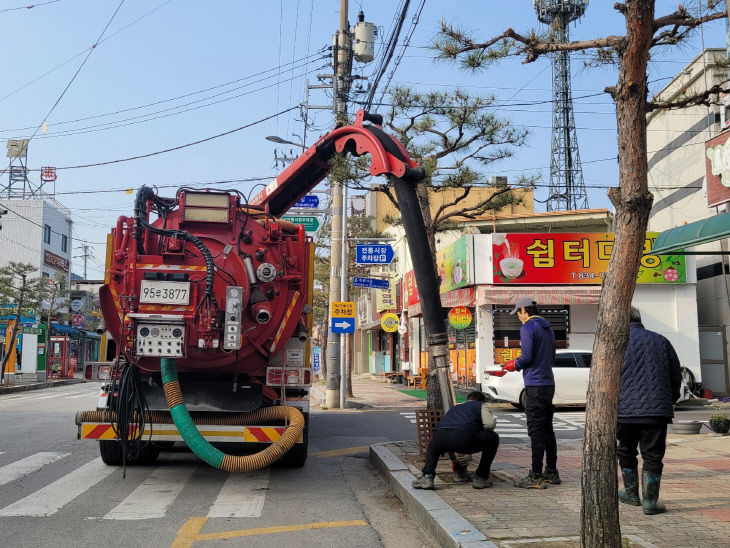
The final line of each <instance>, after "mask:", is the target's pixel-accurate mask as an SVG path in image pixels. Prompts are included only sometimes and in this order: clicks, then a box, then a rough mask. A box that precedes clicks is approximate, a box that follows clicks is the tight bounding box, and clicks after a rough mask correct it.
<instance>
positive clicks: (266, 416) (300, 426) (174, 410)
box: [160, 358, 304, 472]
mask: <svg viewBox="0 0 730 548" xmlns="http://www.w3.org/2000/svg"><path fill="white" fill-rule="evenodd" d="M160 369H161V372H162V387H163V389H164V391H165V399H166V400H167V406H168V407H169V408H170V415H171V416H172V421H173V422H174V423H175V426H176V427H177V429H178V432H180V435H181V436H182V438H183V440H185V443H186V444H187V445H188V447H190V449H191V451H192V452H193V453H195V454H196V455H197V456H198V457H200V458H201V459H203V460H204V461H205V462H207V463H208V464H210V465H211V466H215V467H216V468H220V469H222V470H226V471H227V472H248V471H251V470H258V469H259V468H265V467H266V466H269V465H270V464H272V463H274V462H275V461H277V460H279V459H280V458H281V457H282V456H283V455H284V454H285V453H286V452H287V451H289V450H290V449H291V448H292V447H294V444H295V443H296V442H297V440H298V439H299V436H300V435H301V434H302V432H303V431H304V416H303V415H302V413H301V411H299V409H297V408H296V407H289V406H279V407H264V408H262V409H258V410H256V411H253V412H252V413H250V414H247V416H248V418H249V420H251V421H252V422H255V421H268V420H274V419H285V418H286V419H288V421H289V426H287V428H286V430H284V433H283V434H282V436H281V438H279V439H278V440H277V441H276V442H274V443H273V444H271V445H269V446H267V447H266V449H264V450H263V451H259V452H258V453H256V454H255V455H238V456H233V455H228V454H226V453H224V452H223V451H220V450H219V449H216V448H215V447H213V446H212V445H211V444H210V443H208V441H207V440H206V439H205V438H204V437H203V436H202V435H201V434H200V432H198V429H197V427H196V426H195V423H194V422H193V419H192V417H191V416H190V413H189V412H188V409H187V407H185V402H184V400H183V397H182V393H181V392H180V383H179V382H178V379H177V363H176V360H175V359H172V358H162V359H161V360H160Z"/></svg>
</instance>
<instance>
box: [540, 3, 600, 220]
mask: <svg viewBox="0 0 730 548" xmlns="http://www.w3.org/2000/svg"><path fill="white" fill-rule="evenodd" d="M532 5H533V7H534V8H535V12H536V13H537V19H538V21H540V22H541V23H545V24H546V25H548V26H549V27H550V32H551V35H552V37H553V40H554V41H555V42H559V43H562V42H568V41H569V40H568V25H569V24H570V23H571V22H573V21H575V20H577V19H579V18H581V17H583V14H585V11H586V7H588V0H532ZM552 58H553V139H552V152H551V158H550V191H549V194H548V198H547V210H548V211H565V210H572V209H587V208H588V196H587V195H586V187H585V184H584V183H583V168H582V166H581V163H580V154H579V152H578V139H577V137H576V133H575V118H574V116H573V94H572V92H571V89H570V56H569V55H568V52H567V51H560V52H555V53H553V54H552Z"/></svg>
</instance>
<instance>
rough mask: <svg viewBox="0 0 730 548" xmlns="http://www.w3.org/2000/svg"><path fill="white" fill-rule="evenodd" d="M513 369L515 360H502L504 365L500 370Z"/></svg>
mask: <svg viewBox="0 0 730 548" xmlns="http://www.w3.org/2000/svg"><path fill="white" fill-rule="evenodd" d="M514 370H515V361H514V360H509V361H506V362H504V365H503V366H502V371H514Z"/></svg>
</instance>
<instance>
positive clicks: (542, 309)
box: [492, 305, 570, 348]
mask: <svg viewBox="0 0 730 548" xmlns="http://www.w3.org/2000/svg"><path fill="white" fill-rule="evenodd" d="M513 308H514V305H511V306H510V305H495V306H494V309H493V310H492V315H493V326H494V345H495V347H500V348H518V347H519V346H520V327H522V322H520V319H519V318H518V317H517V314H510V312H511V311H512V309H513ZM537 309H538V312H539V314H540V316H542V317H543V318H545V319H546V320H547V321H549V322H550V325H551V326H552V328H553V331H554V332H555V346H556V347H557V348H567V346H568V333H569V332H570V323H569V318H570V307H569V306H562V307H559V308H558V307H549V306H538V307H537Z"/></svg>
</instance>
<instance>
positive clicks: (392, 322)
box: [380, 312, 400, 333]
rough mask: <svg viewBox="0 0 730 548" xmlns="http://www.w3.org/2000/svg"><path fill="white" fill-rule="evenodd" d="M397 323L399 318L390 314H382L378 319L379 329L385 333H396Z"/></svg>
mask: <svg viewBox="0 0 730 548" xmlns="http://www.w3.org/2000/svg"><path fill="white" fill-rule="evenodd" d="M399 323H400V318H398V314H393V313H392V312H388V313H387V314H383V317H382V318H380V327H382V328H383V331H386V332H388V333H394V332H396V331H398V324H399Z"/></svg>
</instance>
